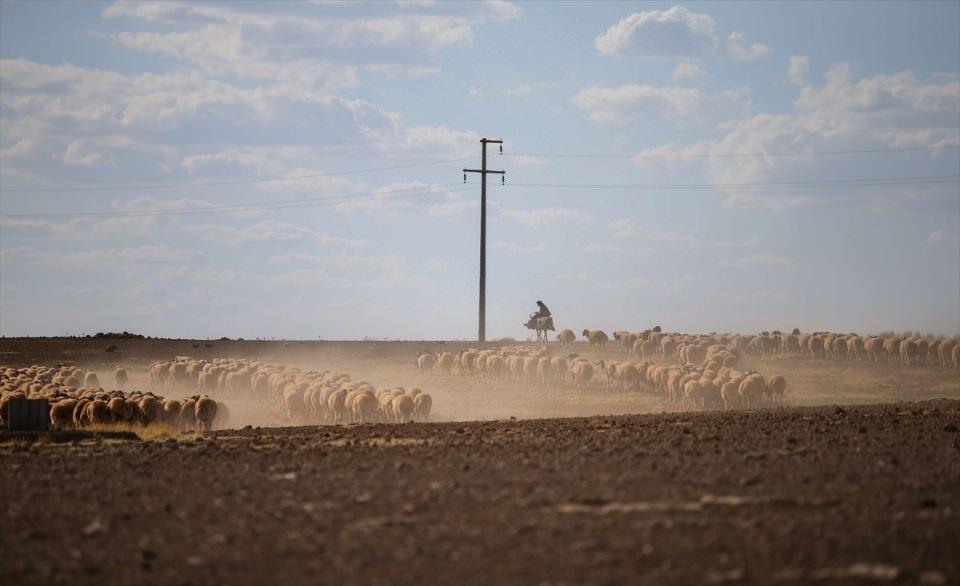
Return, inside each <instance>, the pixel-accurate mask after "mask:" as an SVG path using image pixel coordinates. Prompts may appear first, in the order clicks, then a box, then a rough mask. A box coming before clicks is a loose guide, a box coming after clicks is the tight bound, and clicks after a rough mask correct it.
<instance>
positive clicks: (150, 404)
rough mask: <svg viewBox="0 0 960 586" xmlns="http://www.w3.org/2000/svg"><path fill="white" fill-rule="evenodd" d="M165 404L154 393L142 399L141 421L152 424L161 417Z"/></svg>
mask: <svg viewBox="0 0 960 586" xmlns="http://www.w3.org/2000/svg"><path fill="white" fill-rule="evenodd" d="M162 410H163V406H162V405H161V404H160V401H158V400H157V398H156V397H154V396H152V395H147V396H145V397H143V398H142V399H140V423H142V424H143V425H150V424H151V423H153V422H154V421H157V420H158V419H159V418H160V414H161V412H162Z"/></svg>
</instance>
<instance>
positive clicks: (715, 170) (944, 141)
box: [634, 64, 960, 210]
mask: <svg viewBox="0 0 960 586" xmlns="http://www.w3.org/2000/svg"><path fill="white" fill-rule="evenodd" d="M958 111H960V76H958V75H956V74H936V75H933V76H931V77H930V78H929V79H927V80H921V79H920V78H918V77H917V76H916V75H915V74H914V73H912V72H909V71H907V72H902V73H897V74H890V75H877V76H874V77H865V78H859V79H858V78H855V77H854V76H853V74H852V72H851V70H850V67H849V66H848V65H846V64H839V65H834V66H833V67H831V68H830V69H829V71H828V73H827V74H826V81H825V83H824V84H823V85H822V86H813V85H807V86H804V87H803V88H802V89H801V90H800V95H799V97H798V99H797V100H796V101H795V103H794V110H793V111H791V112H787V113H777V114H770V113H758V114H755V115H753V116H751V117H749V118H745V119H742V120H732V121H729V122H726V123H723V124H720V125H718V126H717V127H716V133H717V136H716V137H715V138H710V139H705V140H700V141H698V142H695V143H691V144H688V145H680V144H674V143H671V144H665V145H660V146H657V147H652V148H648V149H646V150H644V151H642V152H641V153H638V156H637V157H636V158H635V159H634V161H635V162H636V163H637V164H640V165H648V164H663V163H664V162H666V163H668V164H670V165H679V164H683V165H685V166H686V167H688V168H690V169H691V170H695V169H703V170H704V172H705V173H706V176H707V181H708V182H711V183H717V184H739V183H765V182H784V183H789V182H802V181H810V180H811V179H820V180H822V179H825V178H828V179H829V178H841V177H844V176H845V175H846V176H850V173H851V171H850V164H851V163H854V162H856V161H855V160H853V159H851V158H849V157H827V156H765V155H764V153H779V152H800V153H803V152H811V153H812V152H818V151H830V150H848V149H878V148H888V147H894V148H896V147H914V146H944V145H951V144H956V143H957V130H956V129H957V126H958V124H960V119H958ZM944 152H955V151H952V149H951V150H949V151H948V150H944ZM942 154H943V153H940V152H938V151H936V150H934V151H931V153H930V155H929V156H924V155H922V154H919V155H917V157H915V159H918V160H919V162H920V163H925V165H924V167H923V169H924V170H923V171H922V172H921V171H920V170H919V169H918V170H917V171H916V172H915V173H914V172H910V173H907V174H918V175H923V174H930V175H940V174H946V173H948V172H950V171H948V170H947V169H948V168H945V165H944V164H940V165H939V166H938V165H937V162H938V161H941V163H945V162H946V161H947V159H946V158H943V157H942ZM663 157H665V158H663ZM671 157H676V158H673V159H672V158H671ZM921 157H923V158H921ZM871 160H877V159H876V158H874V159H871ZM861 173H862V174H863V175H862V176H877V174H876V173H871V172H868V171H866V170H864V171H861ZM853 176H854V177H856V176H857V175H856V174H854V175H853ZM881 176H882V174H881ZM723 191H724V193H725V199H724V203H725V205H727V206H729V207H745V208H761V209H769V210H784V209H790V208H793V207H797V206H802V205H807V204H810V203H813V202H817V201H826V199H825V198H826V197H827V196H829V197H830V201H833V202H839V201H843V199H844V198H849V197H853V196H854V195H856V197H857V199H858V205H862V204H860V202H862V201H863V196H862V193H863V192H862V191H861V190H836V191H834V192H825V191H823V190H813V189H804V188H801V187H798V188H795V189H793V188H781V189H770V190H764V191H759V190H757V189H749V188H742V189H741V188H736V187H729V188H726V189H724V190H723ZM939 193H941V194H942V193H943V190H940V191H939ZM882 195H883V194H881V196H882ZM874 197H878V196H876V195H875V196H874Z"/></svg>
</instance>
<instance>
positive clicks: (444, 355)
mask: <svg viewBox="0 0 960 586" xmlns="http://www.w3.org/2000/svg"><path fill="white" fill-rule="evenodd" d="M455 363H456V357H455V356H454V355H453V354H452V353H450V352H441V353H440V354H438V355H437V366H439V367H440V372H442V373H443V374H447V375H449V374H451V372H452V371H453V366H454V364H455Z"/></svg>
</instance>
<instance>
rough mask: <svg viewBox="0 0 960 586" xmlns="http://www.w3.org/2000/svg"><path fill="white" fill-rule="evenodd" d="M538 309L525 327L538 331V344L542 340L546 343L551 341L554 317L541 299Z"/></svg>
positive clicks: (538, 302) (538, 301)
mask: <svg viewBox="0 0 960 586" xmlns="http://www.w3.org/2000/svg"><path fill="white" fill-rule="evenodd" d="M537 308H538V309H537V311H536V312H534V313H533V314H531V315H530V319H529V320H528V321H527V323H525V324H523V325H525V326H526V327H527V328H529V329H531V330H536V331H537V341H538V342H539V341H541V340H543V341H544V342H546V341H549V339H550V338H549V332H552V331H553V317H552V316H551V315H550V310H549V309H548V308H547V306H546V305H545V304H544V303H543V301H540V300H539V299H538V300H537Z"/></svg>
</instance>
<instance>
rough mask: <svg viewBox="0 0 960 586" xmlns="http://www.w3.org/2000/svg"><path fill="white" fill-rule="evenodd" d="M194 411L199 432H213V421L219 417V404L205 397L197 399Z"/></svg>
mask: <svg viewBox="0 0 960 586" xmlns="http://www.w3.org/2000/svg"><path fill="white" fill-rule="evenodd" d="M193 410H194V418H195V419H196V422H197V427H198V428H199V430H200V431H211V430H212V429H213V421H214V419H216V417H217V402H216V401H214V400H213V399H211V398H210V397H207V396H203V397H200V398H199V399H197V402H196V404H195V405H194V408H193Z"/></svg>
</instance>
